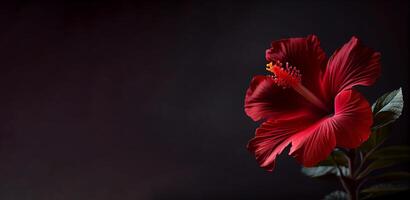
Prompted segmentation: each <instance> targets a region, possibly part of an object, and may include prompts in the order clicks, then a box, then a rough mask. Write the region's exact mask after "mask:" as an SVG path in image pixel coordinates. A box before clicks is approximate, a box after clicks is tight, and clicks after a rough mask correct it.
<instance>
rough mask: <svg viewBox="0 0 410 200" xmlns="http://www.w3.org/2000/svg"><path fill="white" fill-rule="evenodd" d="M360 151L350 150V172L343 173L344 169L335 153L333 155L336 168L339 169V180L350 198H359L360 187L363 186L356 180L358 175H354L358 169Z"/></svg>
mask: <svg viewBox="0 0 410 200" xmlns="http://www.w3.org/2000/svg"><path fill="white" fill-rule="evenodd" d="M357 155H358V152H357V151H354V150H353V151H349V152H348V155H347V156H346V159H347V161H348V163H349V165H348V168H349V174H348V175H346V174H343V171H342V170H341V168H340V166H339V164H338V163H337V162H336V161H335V159H334V157H333V155H332V159H333V161H334V164H335V166H336V168H337V169H338V170H339V173H340V176H339V180H340V182H341V184H342V186H343V188H344V190H345V191H346V193H347V195H348V197H349V200H358V199H359V188H360V186H361V183H360V181H359V180H356V177H355V176H354V174H356V172H355V170H356V167H355V166H356V165H357V164H356V161H357V158H358V156H357ZM358 161H359V163H361V162H362V160H361V159H359V160H358Z"/></svg>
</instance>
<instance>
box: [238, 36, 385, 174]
mask: <svg viewBox="0 0 410 200" xmlns="http://www.w3.org/2000/svg"><path fill="white" fill-rule="evenodd" d="M266 59H267V61H268V62H269V64H267V68H266V69H267V70H268V71H270V72H272V73H271V75H267V76H255V77H254V78H253V79H252V82H251V84H250V87H249V88H248V90H247V92H246V97H245V112H246V114H247V115H248V116H249V117H251V118H252V119H253V120H254V121H260V120H264V122H263V123H262V124H261V126H260V127H259V128H257V129H256V133H255V137H254V138H253V139H251V140H250V141H249V143H248V149H249V151H251V152H252V153H253V154H255V157H256V160H257V161H258V163H259V165H260V166H261V167H262V168H265V169H267V170H269V171H272V170H273V169H274V167H275V159H276V156H277V155H278V154H280V153H281V152H282V151H283V150H284V149H285V148H286V147H287V146H288V145H291V148H290V152H289V155H291V156H293V157H295V158H296V159H297V160H298V161H299V162H300V163H301V164H302V165H303V166H305V167H310V166H313V165H315V164H317V163H318V162H320V161H322V160H324V159H326V157H327V156H329V154H330V153H331V152H332V150H333V149H334V148H335V147H336V146H337V147H344V148H356V147H358V146H359V145H360V144H362V143H363V142H364V141H366V140H367V139H368V137H369V134H370V127H371V125H372V123H373V120H372V111H371V108H370V106H369V103H368V102H367V100H366V99H365V98H364V97H363V96H362V95H361V94H360V93H359V92H358V91H356V90H355V89H353V87H354V86H358V85H362V86H369V85H372V84H373V83H374V82H375V81H376V79H377V78H378V77H379V76H380V53H378V52H375V51H373V50H371V49H369V48H367V47H365V46H363V45H362V44H361V43H360V42H359V40H358V39H357V38H356V37H352V38H351V40H350V41H349V42H348V43H346V44H345V45H343V46H342V47H341V48H340V49H338V50H337V51H336V52H335V53H334V54H333V55H332V56H331V57H330V59H327V58H326V56H325V53H324V52H323V50H322V49H321V48H320V42H319V40H318V38H317V37H316V36H314V35H310V36H308V37H306V38H289V39H284V40H278V41H274V42H273V43H272V48H270V49H268V50H267V51H266Z"/></svg>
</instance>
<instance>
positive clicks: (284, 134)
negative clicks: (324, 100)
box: [248, 111, 317, 171]
mask: <svg viewBox="0 0 410 200" xmlns="http://www.w3.org/2000/svg"><path fill="white" fill-rule="evenodd" d="M315 119H317V118H316V117H315V116H314V115H312V113H309V112H307V111H299V112H296V113H295V112H294V113H289V115H287V116H283V117H282V118H280V119H277V120H273V119H269V120H268V121H266V122H264V123H263V124H262V125H261V126H260V127H259V128H258V129H256V133H255V137H254V138H253V139H252V140H250V141H249V143H248V149H249V151H251V152H252V153H254V154H255V157H256V160H257V161H258V163H259V165H260V166H261V167H262V168H265V169H266V170H268V171H272V170H273V169H274V167H275V159H276V156H277V155H278V154H280V153H281V152H282V151H283V149H285V148H286V147H287V146H288V145H289V143H290V140H289V139H290V138H291V136H292V135H294V134H296V133H297V132H298V131H300V130H302V129H303V128H305V127H306V126H308V125H309V124H311V123H312V122H314V121H315Z"/></svg>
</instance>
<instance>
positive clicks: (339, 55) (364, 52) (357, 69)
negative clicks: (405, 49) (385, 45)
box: [323, 37, 381, 98]
mask: <svg viewBox="0 0 410 200" xmlns="http://www.w3.org/2000/svg"><path fill="white" fill-rule="evenodd" d="M380 72H381V67H380V53H379V52H375V51H373V50H372V49H369V48H367V47H365V46H364V45H363V44H361V43H360V41H359V40H358V39H357V38H356V37H352V38H351V39H350V41H349V42H348V43H346V44H345V45H343V47H342V48H340V49H338V50H336V52H335V53H334V54H333V55H332V57H331V58H330V59H329V61H328V64H327V68H326V71H325V73H324V76H323V85H324V86H325V91H326V94H327V97H330V98H332V97H334V96H336V94H337V93H339V92H340V91H342V90H346V89H350V88H352V87H353V86H356V85H362V86H369V85H372V84H373V83H374V82H375V81H376V79H377V78H378V77H379V76H380Z"/></svg>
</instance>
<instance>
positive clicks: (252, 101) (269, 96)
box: [245, 76, 313, 121]
mask: <svg viewBox="0 0 410 200" xmlns="http://www.w3.org/2000/svg"><path fill="white" fill-rule="evenodd" d="M312 106H313V105H311V104H310V103H309V102H307V101H306V100H305V99H303V97H301V96H300V95H299V94H297V93H296V92H295V91H294V90H293V89H290V88H287V89H283V88H281V87H278V86H277V85H276V84H275V83H274V81H273V79H272V78H271V77H269V76H255V77H254V78H253V79H252V81H251V84H250V86H249V88H248V90H247V91H246V96H245V112H246V114H247V115H248V116H249V117H251V118H252V119H253V120H255V121H258V120H261V119H267V118H269V117H275V118H279V117H280V116H282V115H284V114H286V113H291V112H296V111H298V110H300V109H302V108H309V107H312Z"/></svg>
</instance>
